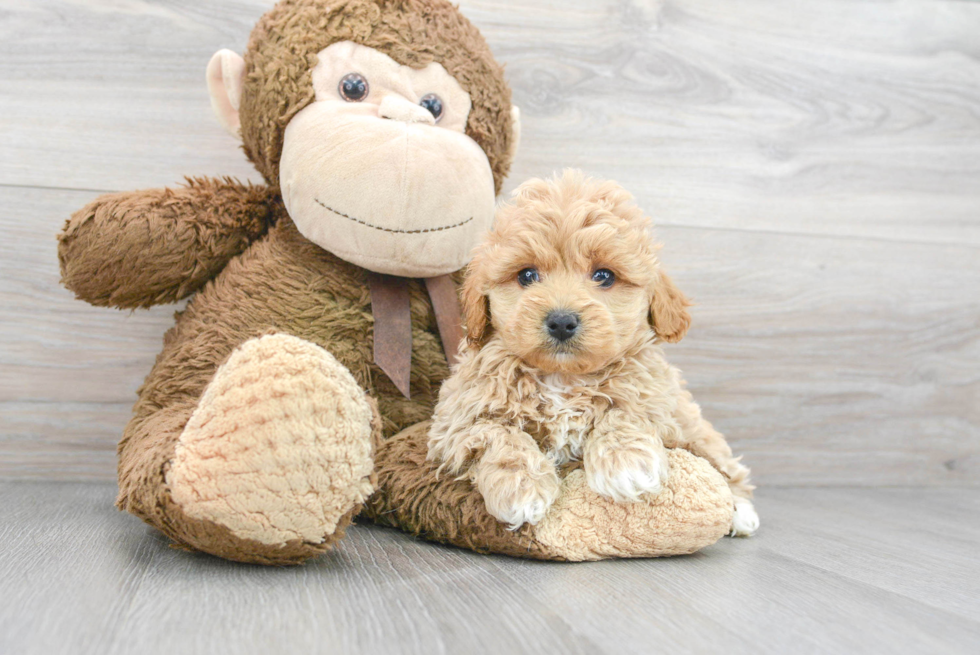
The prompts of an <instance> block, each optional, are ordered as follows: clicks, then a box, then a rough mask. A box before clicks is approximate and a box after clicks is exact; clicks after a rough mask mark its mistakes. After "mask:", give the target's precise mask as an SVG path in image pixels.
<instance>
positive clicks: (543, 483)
mask: <svg viewBox="0 0 980 655" xmlns="http://www.w3.org/2000/svg"><path fill="white" fill-rule="evenodd" d="M481 478H482V479H480V480H478V485H477V486H478V488H479V489H480V491H481V493H482V494H483V502H484V504H485V505H486V507H487V512H489V513H490V515H491V516H493V517H494V518H495V519H497V520H498V521H500V522H502V523H506V524H507V526H508V528H509V529H510V530H517V529H518V528H520V527H521V526H522V525H524V524H525V523H530V524H531V525H534V524H536V523H538V522H539V521H540V520H541V519H543V518H544V515H545V514H546V513H547V512H548V508H549V507H551V505H552V504H553V503H554V502H555V500H556V499H557V498H558V491H559V488H560V483H559V481H558V476H557V475H556V474H554V473H552V474H551V475H546V476H543V477H540V478H537V479H535V478H532V477H531V476H530V475H529V474H528V473H526V472H524V471H509V470H506V469H496V470H495V471H493V474H492V475H486V474H485V475H483V476H481ZM479 483H482V484H479Z"/></svg>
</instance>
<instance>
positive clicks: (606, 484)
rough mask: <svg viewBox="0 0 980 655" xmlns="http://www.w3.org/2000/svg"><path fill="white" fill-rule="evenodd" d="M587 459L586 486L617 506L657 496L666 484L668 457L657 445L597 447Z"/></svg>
mask: <svg viewBox="0 0 980 655" xmlns="http://www.w3.org/2000/svg"><path fill="white" fill-rule="evenodd" d="M587 455H588V456H586V457H585V477H586V479H587V480H588V482H589V486H590V487H592V489H593V490H594V491H595V492H596V493H597V494H599V495H601V496H607V497H609V498H612V499H613V500H615V501H617V502H636V501H638V500H640V496H642V495H643V494H658V493H660V490H661V489H662V488H663V485H664V483H665V482H666V481H667V457H666V453H665V452H664V450H663V448H662V447H660V446H659V445H658V444H652V443H651V444H645V443H643V442H633V443H631V444H629V445H626V446H618V447H616V446H613V447H610V446H608V445H607V446H597V447H596V448H594V449H592V450H590V452H589V453H588V454H587Z"/></svg>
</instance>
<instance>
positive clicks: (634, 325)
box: [429, 171, 759, 535]
mask: <svg viewBox="0 0 980 655" xmlns="http://www.w3.org/2000/svg"><path fill="white" fill-rule="evenodd" d="M658 249H659V246H657V245H656V244H654V242H653V240H652V238H651V234H650V221H649V219H648V218H646V217H645V216H644V214H643V212H642V211H641V210H640V209H639V208H638V207H637V206H636V205H635V204H634V203H633V198H632V196H631V195H630V194H629V193H627V192H626V191H625V190H623V189H622V188H621V187H619V186H618V185H617V184H615V183H613V182H600V181H596V180H593V179H586V178H584V177H583V175H582V174H581V173H579V172H575V171H565V173H564V174H563V175H562V176H561V177H555V178H554V179H552V180H549V181H545V180H531V181H529V182H527V183H525V184H524V185H522V186H521V187H520V188H519V189H518V190H517V191H516V192H515V194H514V197H513V198H512V201H511V202H510V203H509V204H508V205H505V206H503V207H502V208H501V209H500V210H499V212H498V215H497V218H496V222H495V225H494V229H493V231H492V232H490V233H489V234H488V235H487V237H486V239H485V240H484V242H483V243H482V244H481V245H479V246H478V247H477V248H476V250H475V251H474V257H473V260H472V262H471V263H470V265H469V268H468V269H467V276H466V280H465V282H464V284H463V290H462V296H463V309H464V312H465V318H466V339H465V340H464V344H463V346H462V348H461V350H462V353H461V359H460V361H459V364H458V365H457V366H456V368H455V369H454V372H453V374H452V376H451V377H450V378H449V379H448V380H447V381H446V382H445V383H444V385H443V387H442V390H441V392H440V394H439V403H438V405H437V406H436V410H435V416H434V420H433V424H432V429H431V432H430V438H429V457H430V459H434V460H436V461H438V462H440V463H441V467H442V469H443V470H448V471H449V472H450V473H452V474H455V475H460V476H465V477H469V479H470V480H471V481H472V482H473V483H474V485H475V486H476V488H477V489H479V491H480V492H481V493H482V494H483V498H484V501H485V503H486V507H487V510H488V511H489V512H490V514H492V515H493V516H495V517H496V518H497V519H499V520H500V521H502V522H504V523H507V524H509V525H510V526H511V528H512V529H517V528H518V527H520V526H521V525H522V524H523V523H532V524H533V523H537V522H538V521H539V520H541V518H542V517H543V516H544V515H545V512H546V511H547V509H548V507H549V506H550V505H551V504H552V502H554V500H555V498H556V497H557V496H558V491H559V475H558V469H559V468H561V467H563V466H566V465H569V463H573V462H581V465H583V466H584V468H585V475H586V478H587V480H588V483H589V485H590V486H591V487H592V489H594V490H595V491H596V492H597V493H599V494H601V495H603V496H607V497H609V498H612V499H614V500H616V501H624V502H626V501H637V500H639V499H640V498H641V497H642V496H643V495H644V494H656V493H658V492H659V491H660V490H661V488H662V485H663V483H664V481H665V480H666V478H667V476H668V475H669V471H668V470H667V458H666V453H665V452H664V449H665V448H677V447H680V448H686V449H687V450H689V451H691V452H692V453H694V454H696V455H699V456H701V457H704V458H705V459H707V460H708V461H709V462H711V464H712V465H713V466H714V467H715V468H717V469H718V470H719V471H721V473H722V474H723V475H725V477H726V478H727V480H728V483H729V485H730V486H731V489H732V492H733V494H734V496H735V499H736V500H735V514H734V521H733V527H732V534H734V535H750V534H752V533H753V532H755V530H756V529H757V528H758V526H759V518H758V515H757V514H756V512H755V510H754V508H753V506H752V502H751V501H750V500H749V498H751V496H752V489H753V487H752V486H751V485H750V484H749V481H748V477H749V470H748V469H747V468H746V467H745V466H743V465H742V464H740V463H739V461H738V459H737V458H735V457H733V456H732V450H731V448H730V447H729V446H728V444H727V443H726V442H725V439H724V437H723V436H722V435H721V434H720V433H718V432H717V431H716V430H715V429H714V428H712V427H711V424H710V423H708V422H707V421H705V420H704V419H703V418H702V417H701V410H700V408H699V407H698V406H697V404H695V402H694V399H693V398H692V397H691V394H690V392H688V391H687V390H686V389H685V387H684V382H683V381H682V380H681V378H680V371H678V369H677V368H675V367H673V366H671V365H670V364H668V363H667V361H666V359H665V358H664V354H663V350H662V349H661V346H660V345H659V344H660V342H661V341H668V342H674V341H679V340H680V339H681V338H682V337H683V336H684V333H685V332H686V331H687V328H688V325H689V324H690V321H691V319H690V315H689V314H688V312H687V306H688V305H689V304H690V303H689V302H688V300H687V299H686V298H685V297H684V295H683V294H682V293H681V292H680V291H679V290H678V289H677V287H675V286H674V283H673V282H672V281H671V279H670V278H669V277H668V276H667V274H666V273H664V271H663V270H662V269H661V266H660V263H659V261H658V259H657V256H656V253H657V250H658Z"/></svg>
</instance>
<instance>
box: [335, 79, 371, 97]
mask: <svg viewBox="0 0 980 655" xmlns="http://www.w3.org/2000/svg"><path fill="white" fill-rule="evenodd" d="M370 89H371V87H370V86H369V85H368V81H367V80H366V79H364V76H363V75H361V74H360V73H348V74H347V75H344V77H343V79H341V80H340V84H339V85H338V86H337V91H338V92H339V93H340V97H341V98H343V99H344V100H346V101H347V102H360V101H361V100H364V98H366V97H367V95H368V91H370Z"/></svg>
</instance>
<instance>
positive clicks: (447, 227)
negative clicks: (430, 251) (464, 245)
mask: <svg viewBox="0 0 980 655" xmlns="http://www.w3.org/2000/svg"><path fill="white" fill-rule="evenodd" d="M314 200H315V201H316V204H318V205H320V206H321V207H323V208H324V209H326V210H327V211H328V212H330V213H332V214H336V215H337V216H342V217H344V218H346V219H347V220H349V221H353V222H354V223H359V224H361V225H365V226H367V227H370V228H374V229H375V230H380V231H382V232H394V233H396V234H425V233H426V232H442V231H443V230H451V229H453V228H454V227H460V226H462V225H466V224H467V223H469V222H470V221H472V220H473V217H472V216H470V217H469V218H467V219H466V220H465V221H460V222H459V223H453V224H452V225H441V226H439V227H427V228H425V229H422V230H396V229H394V228H391V227H382V226H380V225H375V224H373V223H368V222H367V221H362V220H361V219H359V218H354V217H353V216H348V215H347V214H345V213H344V212H339V211H337V210H336V209H334V208H332V207H327V206H326V205H325V204H323V203H322V202H320V199H319V198H314Z"/></svg>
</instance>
